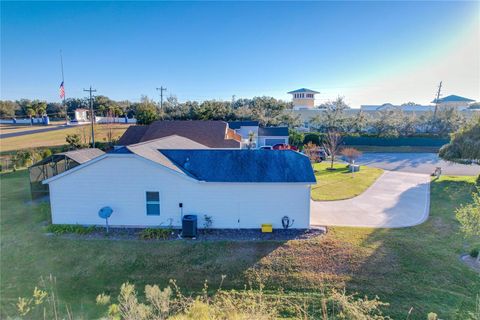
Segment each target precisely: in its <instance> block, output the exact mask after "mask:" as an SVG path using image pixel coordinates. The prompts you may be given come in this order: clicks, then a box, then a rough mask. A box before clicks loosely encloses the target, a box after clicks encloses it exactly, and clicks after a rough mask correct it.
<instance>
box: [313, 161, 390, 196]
mask: <svg viewBox="0 0 480 320" xmlns="http://www.w3.org/2000/svg"><path fill="white" fill-rule="evenodd" d="M333 167H334V168H335V169H336V170H333V171H330V170H327V168H330V163H329V162H322V163H316V164H314V166H313V168H314V170H315V177H316V178H317V184H316V185H315V186H312V199H313V200H316V201H321V200H342V199H349V198H353V197H356V196H358V195H359V194H361V193H362V192H364V191H365V190H366V189H367V188H368V187H370V186H371V185H372V183H374V182H375V180H377V179H378V177H380V176H381V175H382V173H383V170H382V169H377V168H370V167H365V166H361V167H360V171H359V172H355V173H354V174H352V173H350V171H349V169H348V167H347V166H346V165H345V164H340V163H335V164H334V165H333Z"/></svg>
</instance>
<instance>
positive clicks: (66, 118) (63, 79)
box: [60, 49, 68, 124]
mask: <svg viewBox="0 0 480 320" xmlns="http://www.w3.org/2000/svg"><path fill="white" fill-rule="evenodd" d="M60 66H61V68H62V83H63V107H64V108H65V124H67V123H68V115H67V105H66V104H65V78H64V76H63V55H62V50H61V49H60Z"/></svg>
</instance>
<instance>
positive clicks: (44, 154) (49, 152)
mask: <svg viewBox="0 0 480 320" xmlns="http://www.w3.org/2000/svg"><path fill="white" fill-rule="evenodd" d="M40 155H41V157H42V159H45V158H48V157H50V156H51V155H52V150H50V149H48V148H47V149H43V150H42V151H41V152H40Z"/></svg>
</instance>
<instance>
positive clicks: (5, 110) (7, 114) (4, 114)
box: [0, 100, 20, 118]
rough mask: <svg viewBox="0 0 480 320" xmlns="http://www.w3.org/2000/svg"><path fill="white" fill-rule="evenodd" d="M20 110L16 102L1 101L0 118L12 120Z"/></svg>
mask: <svg viewBox="0 0 480 320" xmlns="http://www.w3.org/2000/svg"><path fill="white" fill-rule="evenodd" d="M19 109H20V106H19V105H18V104H17V103H16V102H15V101H8V100H6V101H0V117H1V118H12V117H14V116H15V112H16V111H17V110H19Z"/></svg>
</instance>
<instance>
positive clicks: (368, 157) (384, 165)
mask: <svg viewBox="0 0 480 320" xmlns="http://www.w3.org/2000/svg"><path fill="white" fill-rule="evenodd" d="M357 163H358V164H363V165H368V166H371V167H377V168H381V169H384V170H392V171H403V172H415V173H424V174H431V173H432V172H434V171H435V168H436V167H441V168H442V172H443V174H448V175H462V176H474V175H478V174H480V166H479V165H465V164H457V163H451V162H447V161H443V160H441V159H440V158H439V157H438V155H437V154H435V153H364V154H363V155H362V157H361V158H360V159H359V160H358V161H357Z"/></svg>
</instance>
